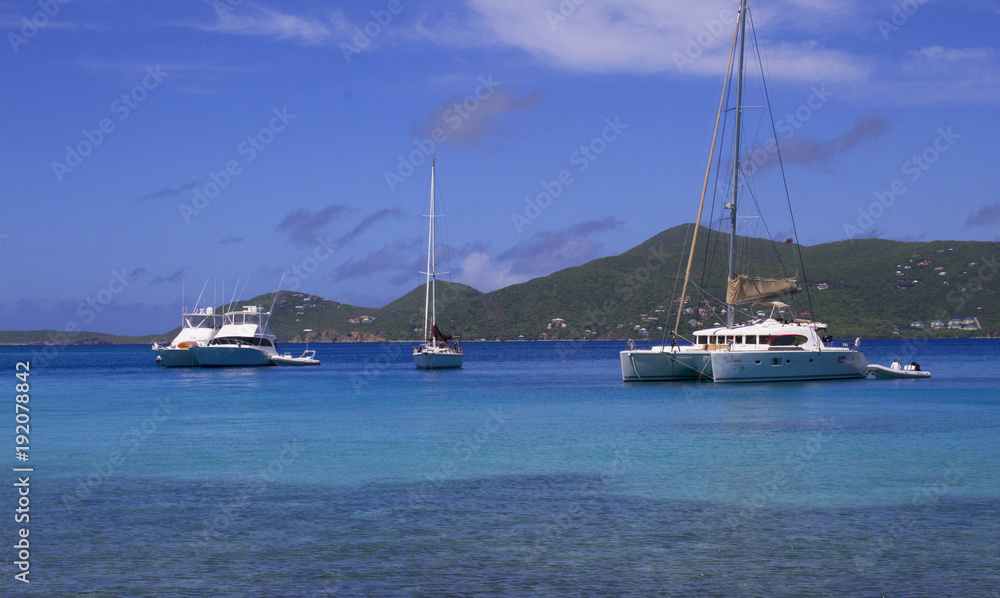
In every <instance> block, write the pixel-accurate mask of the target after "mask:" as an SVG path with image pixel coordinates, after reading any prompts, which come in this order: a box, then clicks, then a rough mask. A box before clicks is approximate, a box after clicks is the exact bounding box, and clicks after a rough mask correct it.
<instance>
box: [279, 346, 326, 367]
mask: <svg viewBox="0 0 1000 598" xmlns="http://www.w3.org/2000/svg"><path fill="white" fill-rule="evenodd" d="M271 361H273V362H274V365H319V360H318V359H316V351H313V350H312V349H306V350H305V351H303V352H302V355H299V356H298V357H292V354H291V353H285V354H284V355H272V356H271Z"/></svg>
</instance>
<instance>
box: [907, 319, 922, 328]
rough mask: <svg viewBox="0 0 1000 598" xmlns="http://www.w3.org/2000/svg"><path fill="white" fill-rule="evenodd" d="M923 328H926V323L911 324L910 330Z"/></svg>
mask: <svg viewBox="0 0 1000 598" xmlns="http://www.w3.org/2000/svg"><path fill="white" fill-rule="evenodd" d="M923 327H924V323H923V322H919V321H915V322H910V328H923Z"/></svg>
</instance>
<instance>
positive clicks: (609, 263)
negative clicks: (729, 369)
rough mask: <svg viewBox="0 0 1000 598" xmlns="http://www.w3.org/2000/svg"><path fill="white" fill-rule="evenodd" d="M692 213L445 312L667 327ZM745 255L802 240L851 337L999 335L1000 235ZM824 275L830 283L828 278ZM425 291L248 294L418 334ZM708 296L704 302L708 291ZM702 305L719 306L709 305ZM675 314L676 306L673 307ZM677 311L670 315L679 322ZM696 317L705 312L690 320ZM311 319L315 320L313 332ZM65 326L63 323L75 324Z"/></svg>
mask: <svg viewBox="0 0 1000 598" xmlns="http://www.w3.org/2000/svg"><path fill="white" fill-rule="evenodd" d="M690 230H691V225H683V226H678V227H674V228H672V229H669V230H666V231H664V232H662V233H660V234H658V235H656V236H654V237H652V238H651V239H648V240H647V241H645V242H643V243H641V244H640V245H638V246H636V247H634V248H632V249H630V250H629V251H626V252H625V253H622V254H620V255H616V256H611V257H605V258H600V259H596V260H593V261H590V262H588V263H586V264H583V265H581V266H575V267H572V268H566V269H564V270H560V271H558V272H554V273H552V274H550V275H548V276H544V277H540V278H536V279H533V280H529V281H527V282H524V283H521V284H516V285H511V286H508V287H505V288H502V289H498V290H496V291H492V292H490V293H482V292H480V291H477V290H476V289H474V288H472V287H469V286H466V285H463V284H457V283H447V282H439V283H438V300H437V311H438V325H439V326H440V327H441V329H442V330H443V331H445V332H447V333H450V334H461V335H462V337H463V338H466V339H473V338H487V339H494V338H501V339H514V338H517V337H518V336H519V335H524V337H525V338H527V339H536V338H549V339H581V338H595V339H598V338H599V339H625V338H640V336H641V332H640V331H639V330H638V329H639V328H644V329H646V331H647V333H648V335H649V337H650V338H660V337H661V336H662V335H663V330H664V329H666V330H670V329H672V328H673V324H674V320H675V318H676V306H677V303H676V302H674V303H671V298H672V297H674V296H676V295H679V294H680V288H681V282H682V280H683V266H685V265H686V263H687V255H688V250H687V245H686V239H687V238H688V237H689V232H690ZM737 243H738V245H739V246H740V248H741V254H743V253H749V254H751V255H752V256H753V263H754V264H759V265H761V268H762V269H763V270H755V271H754V273H755V274H758V275H763V276H798V277H799V280H800V281H802V280H803V273H802V272H801V271H800V270H799V269H798V267H797V266H796V264H797V263H798V259H797V258H798V256H797V254H798V252H801V254H802V258H803V262H804V263H805V264H806V271H805V280H806V281H807V282H808V285H807V286H804V288H803V290H802V291H801V292H799V293H797V294H795V296H794V297H792V298H791V299H790V300H788V301H789V302H791V303H792V304H793V307H795V309H796V311H797V313H806V314H813V317H814V319H817V320H819V321H822V322H826V323H827V324H829V325H830V332H831V333H832V334H834V335H837V336H840V337H854V336H864V337H889V336H893V335H894V334H897V332H895V329H896V328H898V329H899V331H898V334H900V335H902V336H909V335H913V334H928V333H929V332H928V331H927V330H924V331H916V330H914V329H912V328H911V327H910V323H911V322H914V321H920V322H922V323H923V324H924V325H925V326H926V328H927V329H929V328H930V323H931V321H933V320H941V321H944V322H947V321H948V320H949V319H952V318H959V319H963V320H964V319H965V318H976V319H977V320H978V322H979V324H980V325H981V330H977V331H964V330H962V331H959V330H942V331H934V332H932V333H930V334H933V335H935V336H972V335H975V336H986V335H1000V294H998V292H997V291H998V289H1000V284H998V283H1000V256H998V253H1000V244H997V243H991V242H981V241H933V242H899V241H886V240H882V239H856V240H847V241H838V242H835V243H825V244H822V245H813V246H802V247H800V246H797V245H794V244H791V243H778V244H775V243H771V242H769V241H761V240H759V239H757V240H754V239H749V238H745V237H738V238H737ZM727 245H728V236H727V235H725V234H720V233H718V232H717V231H713V230H710V229H705V228H702V229H700V231H699V241H698V247H697V248H696V252H695V254H696V257H695V259H694V261H693V268H692V276H691V281H692V283H691V285H690V286H689V288H688V292H687V295H688V297H689V300H688V301H687V302H686V306H687V307H688V308H689V309H690V310H691V312H692V313H685V314H683V316H682V318H681V321H682V325H681V329H680V330H681V333H682V334H687V333H690V332H691V331H692V330H693V329H694V328H695V327H701V326H711V325H713V324H715V323H716V322H721V321H724V318H725V316H724V315H722V313H721V309H722V308H723V306H724V297H725V284H724V281H725V278H726V268H727V264H726V254H727ZM821 287H822V290H821ZM424 298H425V291H424V287H423V286H419V287H417V288H415V289H413V290H412V291H410V292H409V293H407V294H406V295H404V296H402V297H400V298H399V299H396V300H395V301H393V302H392V303H389V304H388V305H386V306H385V307H381V308H366V307H358V306H354V305H348V304H346V303H338V302H336V301H333V300H330V299H325V298H322V297H318V296H315V295H309V294H305V293H292V292H287V291H282V292H279V293H278V296H277V299H275V296H274V293H269V294H266V295H261V296H258V297H254V298H252V299H250V300H247V301H241V302H239V303H238V304H237V305H261V306H264V307H268V306H270V305H271V302H272V300H273V301H274V302H275V303H274V304H275V308H274V313H273V315H272V318H271V326H272V328H273V329H274V332H275V334H276V335H277V336H278V338H279V339H281V340H297V341H301V340H309V341H312V342H316V341H337V342H345V341H370V340H415V339H417V338H419V337H420V335H421V331H422V330H423V319H424V314H423V309H424ZM701 301H707V302H706V303H700V302H701ZM699 307H705V308H706V309H714V310H715V311H702V312H701V313H699V310H698V309H696V308H699ZM668 316H669V318H668ZM668 319H669V321H668ZM689 320H695V322H694V323H693V324H691V323H689ZM305 330H309V331H310V332H304V331H305ZM176 333H177V329H175V330H172V331H168V332H166V333H163V334H160V335H152V336H148V337H114V336H111V335H102V334H99V333H82V332H81V333H74V335H72V336H70V337H67V338H65V342H71V343H74V342H80V343H86V342H89V343H95V342H109V343H117V342H150V341H151V340H164V339H170V338H173V336H174V335H176ZM64 336H66V335H64ZM46 338H48V339H51V338H52V333H48V335H47V334H46V333H45V332H44V331H42V332H38V331H34V332H0V343H3V344H22V343H31V342H45V339H46Z"/></svg>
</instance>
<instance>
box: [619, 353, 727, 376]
mask: <svg viewBox="0 0 1000 598" xmlns="http://www.w3.org/2000/svg"><path fill="white" fill-rule="evenodd" d="M620 356H621V364H622V381H623V382H663V381H683V380H686V381H695V380H711V379H712V358H711V353H709V352H708V351H702V350H691V351H683V350H671V349H670V348H654V349H633V350H630V351H622V352H621V353H620Z"/></svg>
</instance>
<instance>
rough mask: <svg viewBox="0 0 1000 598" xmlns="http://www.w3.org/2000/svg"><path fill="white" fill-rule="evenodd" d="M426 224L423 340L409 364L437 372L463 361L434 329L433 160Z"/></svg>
mask: <svg viewBox="0 0 1000 598" xmlns="http://www.w3.org/2000/svg"><path fill="white" fill-rule="evenodd" d="M429 218H430V224H429V225H428V229H429V230H428V233H427V271H426V272H421V274H426V275H427V283H426V290H425V297H424V337H423V339H424V340H423V342H422V343H420V345H419V346H417V347H414V348H413V364H414V365H415V366H416V367H417V369H421V370H438V369H446V368H460V367H462V362H463V361H464V359H465V355H464V354H463V353H462V345H461V343H459V342H458V340H456V339H454V338H453V337H452V335H450V334H444V333H442V332H441V331H440V330H439V329H438V326H437V293H436V283H437V276H438V274H447V272H437V263H436V256H435V245H436V242H437V240H436V231H435V222H434V219H435V218H436V215H435V213H434V158H431V210H430V216H429Z"/></svg>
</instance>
